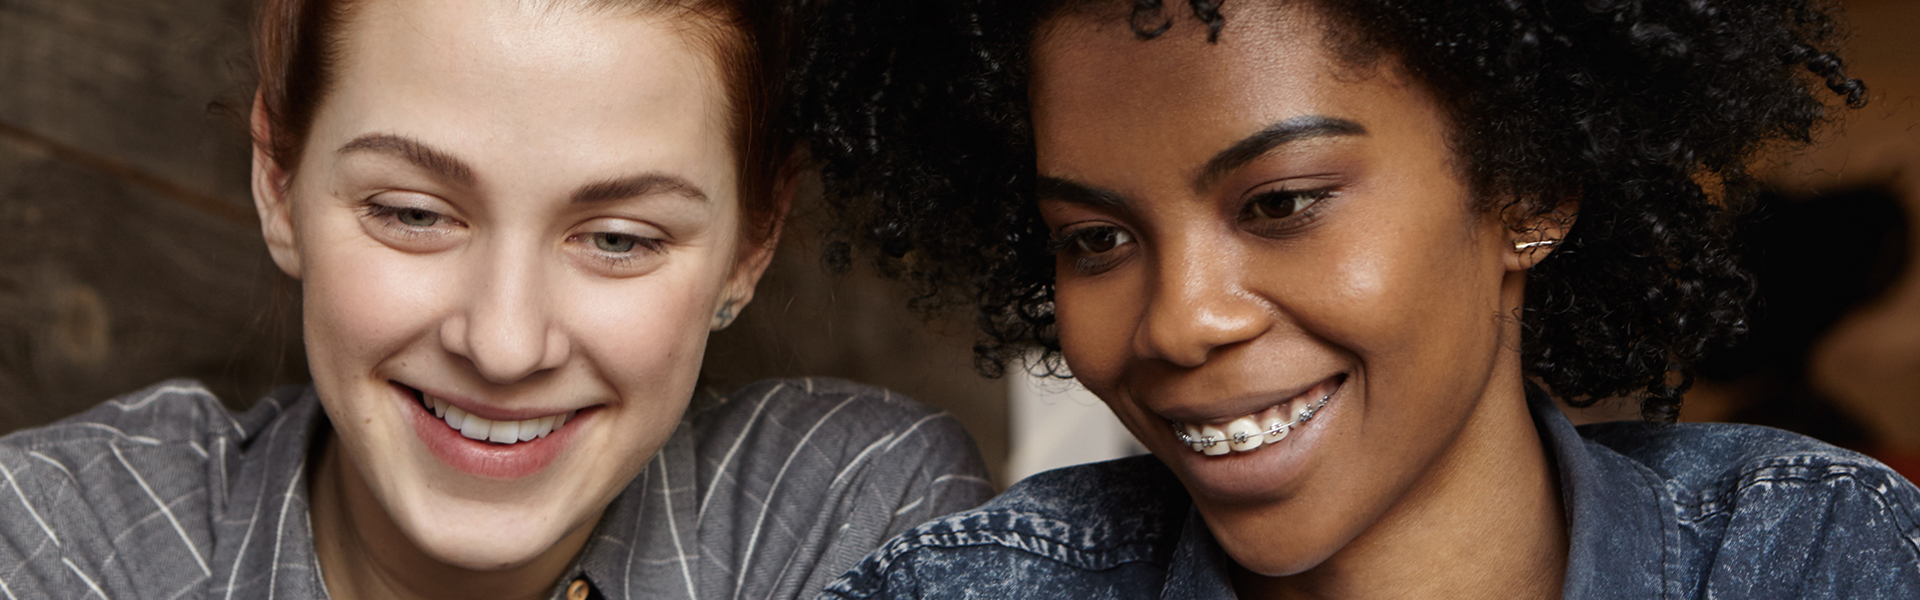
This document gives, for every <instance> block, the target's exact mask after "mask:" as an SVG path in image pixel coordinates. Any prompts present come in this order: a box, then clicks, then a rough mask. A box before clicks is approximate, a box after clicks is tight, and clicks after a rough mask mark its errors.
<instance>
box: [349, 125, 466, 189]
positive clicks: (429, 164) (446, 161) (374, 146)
mask: <svg viewBox="0 0 1920 600" xmlns="http://www.w3.org/2000/svg"><path fill="white" fill-rule="evenodd" d="M355 152H371V153H375V154H385V155H388V156H394V157H398V158H400V159H402V160H405V161H407V162H410V163H413V165H414V166H416V167H419V168H420V169H422V170H424V171H427V172H429V173H433V174H434V175H438V176H440V178H441V179H449V180H452V181H453V182H455V183H458V184H460V185H464V186H467V187H472V186H473V181H474V178H473V168H472V167H469V166H467V163H466V162H464V161H461V160H460V159H459V158H455V157H454V156H453V155H452V154H448V153H446V152H443V151H440V150H438V149H436V148H434V147H433V146H429V145H427V144H426V143H424V142H421V141H420V140H416V139H413V138H410V137H406V136H402V135H394V134H391V133H370V134H367V135H363V136H360V137H357V138H353V141H351V142H347V144H346V145H345V146H341V147H340V151H339V153H340V154H342V155H345V154H352V153H355Z"/></svg>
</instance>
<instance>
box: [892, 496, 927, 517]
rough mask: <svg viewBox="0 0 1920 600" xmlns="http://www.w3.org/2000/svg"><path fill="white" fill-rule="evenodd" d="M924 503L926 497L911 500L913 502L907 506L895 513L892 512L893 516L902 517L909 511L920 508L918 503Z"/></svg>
mask: <svg viewBox="0 0 1920 600" xmlns="http://www.w3.org/2000/svg"><path fill="white" fill-rule="evenodd" d="M926 501H927V497H926V496H921V497H919V498H914V499H913V502H910V503H908V504H907V505H906V506H902V507H900V510H896V511H893V516H896V517H898V516H900V515H904V514H907V511H910V510H913V509H916V508H920V503H922V502H926Z"/></svg>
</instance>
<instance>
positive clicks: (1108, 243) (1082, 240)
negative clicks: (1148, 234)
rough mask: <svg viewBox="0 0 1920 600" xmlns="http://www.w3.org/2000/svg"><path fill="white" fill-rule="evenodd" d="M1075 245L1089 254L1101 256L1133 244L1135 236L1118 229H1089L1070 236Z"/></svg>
mask: <svg viewBox="0 0 1920 600" xmlns="http://www.w3.org/2000/svg"><path fill="white" fill-rule="evenodd" d="M1069 239H1071V240H1072V241H1073V245H1074V246H1076V247H1077V249H1078V250H1080V251H1081V252H1085V253H1087V254H1100V253H1104V252H1109V251H1112V250H1113V249H1114V248H1118V247H1121V246H1125V245H1127V244H1129V243H1131V242H1133V234H1131V233H1127V231H1126V230H1124V229H1120V228H1118V227H1089V228H1086V229H1082V230H1079V231H1076V232H1073V233H1071V234H1069Z"/></svg>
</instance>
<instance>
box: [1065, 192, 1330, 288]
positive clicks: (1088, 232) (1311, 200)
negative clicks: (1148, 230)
mask: <svg viewBox="0 0 1920 600" xmlns="http://www.w3.org/2000/svg"><path fill="white" fill-rule="evenodd" d="M1336 195H1338V192H1336V191H1335V190H1334V189H1333V188H1331V187H1323V188H1314V189H1307V190H1274V191H1269V192H1262V193H1260V194H1256V195H1254V196H1253V197H1252V198H1249V199H1247V202H1246V204H1243V205H1241V209H1240V221H1241V222H1242V223H1248V224H1250V225H1254V226H1255V231H1254V233H1255V234H1256V235H1260V236H1263V237H1281V236H1285V235H1287V234H1290V233H1293V232H1295V231H1298V230H1299V229H1300V228H1302V227H1306V226H1307V225H1309V224H1311V223H1313V222H1314V221H1315V220H1317V218H1318V216H1319V214H1320V208H1321V205H1322V201H1324V200H1326V199H1328V198H1332V197H1334V196H1336ZM1275 200H1288V201H1291V202H1292V203H1293V204H1294V206H1295V207H1296V208H1294V209H1293V212H1291V213H1288V214H1286V215H1283V216H1279V217H1268V216H1263V215H1262V214H1261V212H1262V211H1261V210H1260V208H1259V207H1260V205H1261V204H1263V203H1268V202H1272V201H1275ZM1260 221H1273V222H1272V223H1260ZM1102 234H1105V235H1118V236H1122V237H1124V238H1125V239H1123V240H1122V241H1121V242H1119V243H1116V244H1114V246H1113V248H1111V249H1108V250H1106V251H1103V252H1097V253H1086V254H1085V255H1083V256H1077V257H1074V258H1073V268H1074V271H1076V272H1078V273H1080V274H1083V275H1093V274H1098V273H1101V272H1104V271H1106V270H1107V269H1110V268H1112V267H1113V265H1114V264H1115V263H1117V262H1118V261H1119V260H1120V259H1121V258H1122V257H1120V256H1116V255H1115V252H1116V251H1118V250H1120V249H1121V248H1123V247H1125V246H1127V245H1130V244H1133V243H1135V240H1133V239H1132V237H1133V234H1132V233H1131V232H1129V231H1127V230H1125V229H1122V228H1120V227H1116V226H1113V225H1091V226H1087V227H1079V228H1073V229H1069V230H1066V231H1062V232H1061V233H1059V234H1057V235H1055V236H1054V237H1053V239H1051V240H1048V242H1047V253H1048V254H1051V255H1055V256H1058V255H1060V254H1062V253H1075V254H1078V253H1081V252H1082V250H1080V249H1081V248H1083V247H1084V244H1085V242H1087V241H1089V240H1091V239H1093V237H1094V236H1096V235H1102Z"/></svg>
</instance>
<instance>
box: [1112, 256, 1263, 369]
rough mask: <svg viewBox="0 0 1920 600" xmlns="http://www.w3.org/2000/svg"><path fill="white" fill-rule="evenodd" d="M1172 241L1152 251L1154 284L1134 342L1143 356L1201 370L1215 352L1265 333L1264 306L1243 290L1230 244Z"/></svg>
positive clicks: (1240, 272) (1236, 261) (1237, 265)
mask: <svg viewBox="0 0 1920 600" xmlns="http://www.w3.org/2000/svg"><path fill="white" fill-rule="evenodd" d="M1170 238H1171V239H1165V240H1163V243H1162V244H1159V245H1158V246H1157V247H1156V248H1155V249H1154V252H1155V257H1154V258H1155V263H1156V267H1157V268H1156V269H1155V270H1154V273H1153V276H1154V278H1155V279H1154V281H1153V283H1152V287H1151V288H1150V291H1149V292H1148V293H1149V294H1150V297H1149V298H1148V299H1147V314H1146V315H1145V316H1144V318H1143V319H1142V323H1141V326H1140V329H1139V330H1138V331H1137V334H1136V339H1135V343H1136V344H1137V345H1138V346H1139V348H1137V350H1138V351H1139V352H1140V353H1141V354H1142V355H1145V356H1153V357H1157V358H1160V359H1162V360H1166V361H1168V362H1171V363H1174V364H1177V365H1181V366H1187V367H1193V366H1199V365H1200V364H1201V363H1204V362H1206V360H1207V357H1208V356H1209V355H1210V354H1212V352H1213V350H1214V349H1215V348H1218V347H1221V346H1225V345H1230V344H1234V343H1238V342H1242V341H1246V340H1250V339H1253V338H1254V337H1257V336H1259V335H1260V333H1261V332H1264V331H1265V330H1266V328H1267V325H1268V324H1269V323H1270V322H1271V318H1270V316H1269V315H1268V312H1267V307H1266V305H1265V303H1263V302H1261V301H1260V300H1259V299H1258V298H1257V297H1255V296H1254V295H1253V294H1251V293H1249V292H1248V291H1247V289H1246V287H1245V285H1244V283H1245V282H1244V281H1243V275H1244V274H1243V273H1242V265H1241V264H1240V261H1239V260H1237V258H1236V256H1235V254H1234V252H1233V251H1232V250H1231V249H1230V248H1231V246H1230V245H1227V244H1222V243H1218V242H1216V241H1212V240H1209V239H1207V238H1206V236H1204V235H1179V236H1170Z"/></svg>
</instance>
